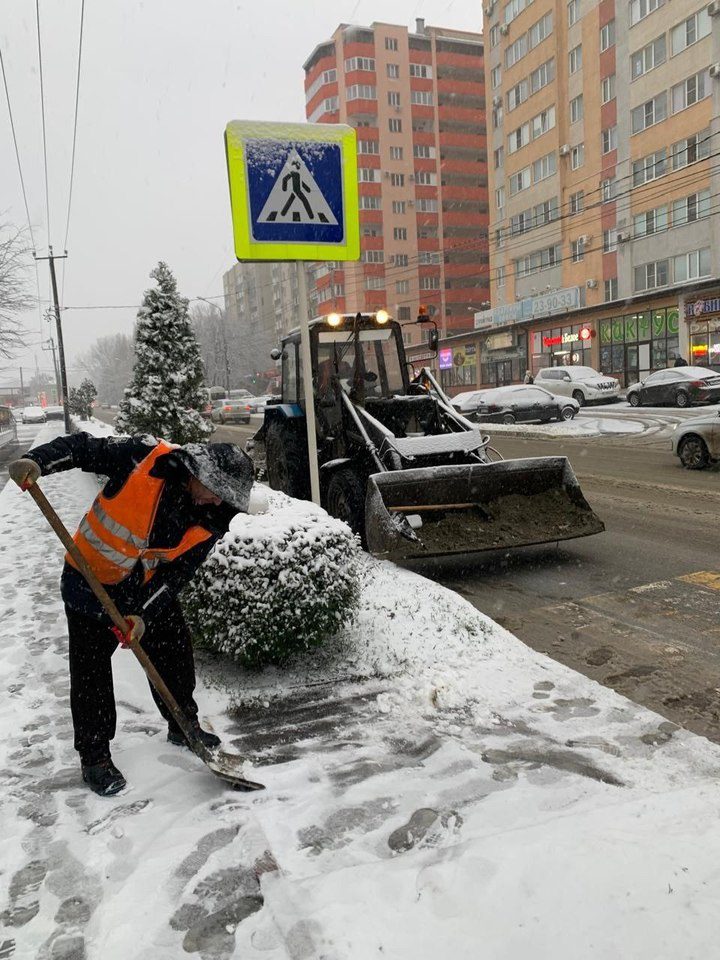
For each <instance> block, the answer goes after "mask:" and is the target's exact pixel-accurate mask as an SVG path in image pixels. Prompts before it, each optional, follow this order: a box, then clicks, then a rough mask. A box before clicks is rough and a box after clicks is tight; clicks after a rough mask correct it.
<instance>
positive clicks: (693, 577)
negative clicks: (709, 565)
mask: <svg viewBox="0 0 720 960" xmlns="http://www.w3.org/2000/svg"><path fill="white" fill-rule="evenodd" d="M677 579H678V580H683V581H684V582H685V583H697V584H699V585H700V586H702V587H709V588H710V589H711V590H720V573H715V571H713V570H699V571H698V572H697V573H688V574H686V575H685V576H684V577H678V578H677Z"/></svg>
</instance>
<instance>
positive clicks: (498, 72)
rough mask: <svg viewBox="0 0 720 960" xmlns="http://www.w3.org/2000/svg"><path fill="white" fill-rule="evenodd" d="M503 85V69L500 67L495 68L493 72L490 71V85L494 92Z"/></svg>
mask: <svg viewBox="0 0 720 960" xmlns="http://www.w3.org/2000/svg"><path fill="white" fill-rule="evenodd" d="M501 83H502V67H500V66H497V67H493V68H492V70H491V71H490V84H491V86H492V88H493V90H497V88H498V87H499V86H500V84H501Z"/></svg>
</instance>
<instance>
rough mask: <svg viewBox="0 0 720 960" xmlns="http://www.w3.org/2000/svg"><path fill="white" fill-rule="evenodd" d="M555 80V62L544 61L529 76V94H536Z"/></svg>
mask: <svg viewBox="0 0 720 960" xmlns="http://www.w3.org/2000/svg"><path fill="white" fill-rule="evenodd" d="M554 78H555V61H554V60H546V61H545V63H541V64H540V66H539V67H538V68H537V70H533V72H532V73H531V74H530V92H531V93H537V92H538V90H542V88H543V87H546V86H547V85H548V84H549V83H550V82H551V81H552V80H553V79H554Z"/></svg>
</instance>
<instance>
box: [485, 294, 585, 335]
mask: <svg viewBox="0 0 720 960" xmlns="http://www.w3.org/2000/svg"><path fill="white" fill-rule="evenodd" d="M580 293H581V291H580V287H565V288H563V289H562V290H553V291H552V292H551V293H545V294H543V295H542V296H540V297H526V298H525V299H524V300H518V301H517V302H516V303H505V304H502V306H499V307H493V309H492V310H481V311H480V312H479V313H476V314H475V329H476V330H487V329H488V327H504V326H506V325H507V324H510V323H520V321H522V320H532V319H533V317H548V316H552V315H553V314H555V313H565V312H566V311H568V310H576V309H577V308H578V307H580V306H582V304H581V302H580Z"/></svg>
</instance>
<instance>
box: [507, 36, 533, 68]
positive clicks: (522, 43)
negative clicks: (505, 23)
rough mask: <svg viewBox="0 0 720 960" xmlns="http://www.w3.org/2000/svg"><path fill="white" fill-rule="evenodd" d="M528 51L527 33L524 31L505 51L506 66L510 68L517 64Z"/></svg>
mask: <svg viewBox="0 0 720 960" xmlns="http://www.w3.org/2000/svg"><path fill="white" fill-rule="evenodd" d="M527 52H528V44H527V34H526V33H523V35H522V36H521V37H518V38H517V40H515V41H514V42H513V43H511V44H510V46H509V47H508V48H507V50H506V51H505V67H506V69H508V70H509V69H510V67H513V66H515V64H516V63H517V62H518V60H522V58H523V57H524V56H525V54H526V53H527Z"/></svg>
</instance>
